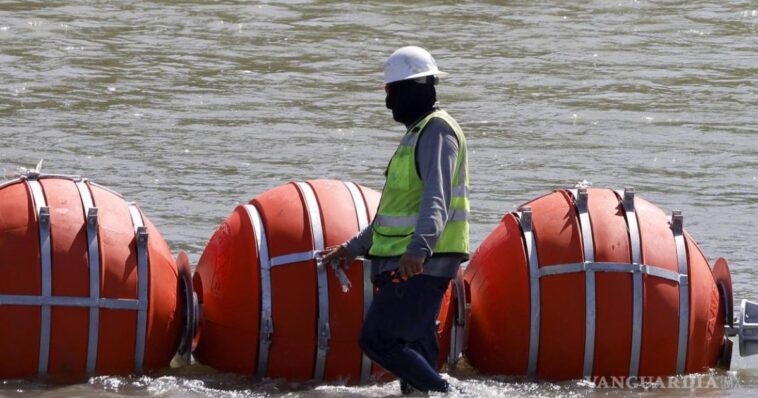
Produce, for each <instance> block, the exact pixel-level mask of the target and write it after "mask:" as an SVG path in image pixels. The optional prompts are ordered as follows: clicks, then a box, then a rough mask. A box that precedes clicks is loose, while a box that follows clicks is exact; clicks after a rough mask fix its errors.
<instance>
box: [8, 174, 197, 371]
mask: <svg viewBox="0 0 758 398" xmlns="http://www.w3.org/2000/svg"><path fill="white" fill-rule="evenodd" d="M185 272H188V270H187V271H185ZM180 285H181V283H180V281H179V276H178V271H177V266H176V264H175V262H174V260H173V259H172V257H171V253H170V251H169V249H168V246H167V245H166V243H165V241H164V240H163V238H162V237H161V235H160V233H159V232H158V230H157V229H155V227H154V226H153V225H152V223H151V222H150V221H149V220H148V219H147V217H145V216H144V215H143V214H142V212H141V211H140V210H139V208H138V207H137V206H136V205H135V204H133V203H127V202H126V201H124V199H123V198H122V197H121V196H120V195H118V194H116V193H114V192H112V191H110V190H108V189H107V188H104V187H102V186H100V185H97V184H95V183H93V182H91V181H89V180H86V179H83V178H80V177H78V176H59V175H44V174H39V173H29V174H26V175H23V176H21V177H20V178H18V179H15V180H11V181H8V182H6V183H3V184H2V185H0V378H23V377H31V376H35V375H38V376H46V375H54V376H65V377H82V376H87V375H99V374H131V373H142V372H144V371H149V370H153V369H157V368H160V367H164V366H167V365H168V364H169V362H170V360H171V358H172V357H173V356H174V353H175V352H176V348H177V345H178V344H179V339H180V337H181V330H180V329H181V327H182V325H181V323H182V319H183V317H182V313H181V311H182V308H183V305H182V301H181V297H180Z"/></svg>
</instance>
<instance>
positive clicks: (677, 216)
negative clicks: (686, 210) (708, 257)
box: [671, 210, 690, 374]
mask: <svg viewBox="0 0 758 398" xmlns="http://www.w3.org/2000/svg"><path fill="white" fill-rule="evenodd" d="M671 231H672V232H673V234H674V243H675V244H676V258H677V263H678V266H679V274H680V275H682V276H683V278H681V283H679V346H678V349H677V355H676V373H678V374H684V372H685V370H686V369H685V368H686V366H687V343H688V338H689V329H690V288H689V280H688V278H687V275H689V272H688V270H687V246H686V244H685V241H684V218H683V217H682V212H680V211H677V210H675V211H674V212H673V213H672V214H671Z"/></svg>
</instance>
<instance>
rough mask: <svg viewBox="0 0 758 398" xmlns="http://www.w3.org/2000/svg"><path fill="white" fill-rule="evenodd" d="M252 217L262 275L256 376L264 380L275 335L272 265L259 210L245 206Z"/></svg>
mask: <svg viewBox="0 0 758 398" xmlns="http://www.w3.org/2000/svg"><path fill="white" fill-rule="evenodd" d="M243 207H244V208H245V210H246V211H247V215H248V217H250V224H251V225H252V226H253V236H255V246H256V249H257V251H258V264H257V266H258V267H259V268H260V275H261V319H260V337H259V339H258V366H257V368H256V369H257V372H256V376H257V377H259V378H263V377H265V376H266V372H268V358H269V352H270V350H271V339H272V338H273V334H274V321H273V318H272V315H271V314H272V312H271V263H270V261H269V254H268V239H267V238H266V228H265V227H264V225H263V220H262V219H261V215H260V213H259V212H258V209H257V208H256V207H255V206H253V205H244V206H243Z"/></svg>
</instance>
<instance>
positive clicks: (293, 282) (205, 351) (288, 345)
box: [193, 180, 385, 383]
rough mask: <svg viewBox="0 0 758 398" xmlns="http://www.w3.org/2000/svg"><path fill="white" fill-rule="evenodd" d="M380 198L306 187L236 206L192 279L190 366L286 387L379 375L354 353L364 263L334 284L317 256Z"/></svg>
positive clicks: (339, 188) (328, 186) (350, 189)
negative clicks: (194, 331) (195, 312)
mask: <svg viewBox="0 0 758 398" xmlns="http://www.w3.org/2000/svg"><path fill="white" fill-rule="evenodd" d="M379 196H380V195H379V193H378V192H376V191H374V190H372V189H369V188H365V187H362V186H360V185H357V184H355V183H352V182H342V181H334V180H312V181H308V182H292V183H289V184H286V185H282V186H279V187H276V188H273V189H271V190H269V191H267V192H265V193H263V194H261V195H259V196H258V197H256V198H254V199H253V200H251V201H250V203H248V204H245V205H240V206H237V207H236V208H235V209H234V211H233V212H232V214H231V215H230V216H229V217H228V218H227V219H226V221H224V223H223V224H221V226H219V228H218V229H217V230H216V232H215V233H214V235H213V237H211V239H210V241H209V243H208V245H207V247H206V248H205V251H204V252H203V254H202V256H201V258H200V260H199V263H198V265H197V269H196V271H195V275H194V278H193V281H194V284H195V290H196V291H197V292H198V295H199V299H200V303H201V308H202V315H201V318H202V320H201V322H200V328H201V333H200V337H199V343H198V346H197V349H196V350H195V351H194V356H195V358H196V359H197V360H198V361H200V362H201V363H204V364H207V365H210V366H212V367H214V368H216V369H219V370H222V371H227V372H236V373H244V374H251V375H256V376H258V377H268V378H277V379H286V380H318V381H321V380H326V381H346V382H348V383H358V382H365V381H368V380H370V379H375V378H378V377H380V378H383V377H385V375H384V371H383V370H382V369H381V368H379V367H378V366H377V365H376V364H373V363H372V362H371V360H370V359H369V358H368V357H366V356H365V355H363V354H362V352H361V350H360V347H359V346H358V336H359V334H360V329H361V324H362V322H363V317H364V315H365V313H366V311H367V310H368V308H369V305H370V303H371V299H372V296H373V286H372V283H371V269H370V264H369V262H368V261H362V260H357V261H355V262H354V264H352V266H351V267H350V269H349V270H346V271H345V273H344V275H343V276H340V275H339V274H338V273H337V272H336V271H335V269H333V268H331V267H330V266H329V265H322V264H321V263H320V262H319V261H318V259H317V256H316V253H317V252H318V251H320V250H323V249H324V248H326V247H329V246H334V245H338V244H341V243H343V242H345V241H346V240H348V239H349V238H351V237H353V236H354V235H356V234H357V233H358V232H359V231H360V230H362V229H363V228H365V227H366V226H368V225H369V224H370V222H371V220H372V219H373V217H374V214H375V210H376V207H377V205H378V203H379ZM340 277H342V278H344V279H343V280H340ZM348 281H349V283H347V282H348Z"/></svg>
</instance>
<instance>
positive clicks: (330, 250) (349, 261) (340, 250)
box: [318, 245, 355, 269]
mask: <svg viewBox="0 0 758 398" xmlns="http://www.w3.org/2000/svg"><path fill="white" fill-rule="evenodd" d="M318 255H319V256H321V262H322V263H324V264H330V263H331V262H332V261H335V260H337V261H339V260H345V261H344V262H343V263H342V268H344V269H350V266H351V265H353V261H355V257H353V256H352V255H351V254H350V252H348V251H347V249H346V248H345V245H339V246H332V247H327V248H326V249H324V250H322V251H320V252H318Z"/></svg>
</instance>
